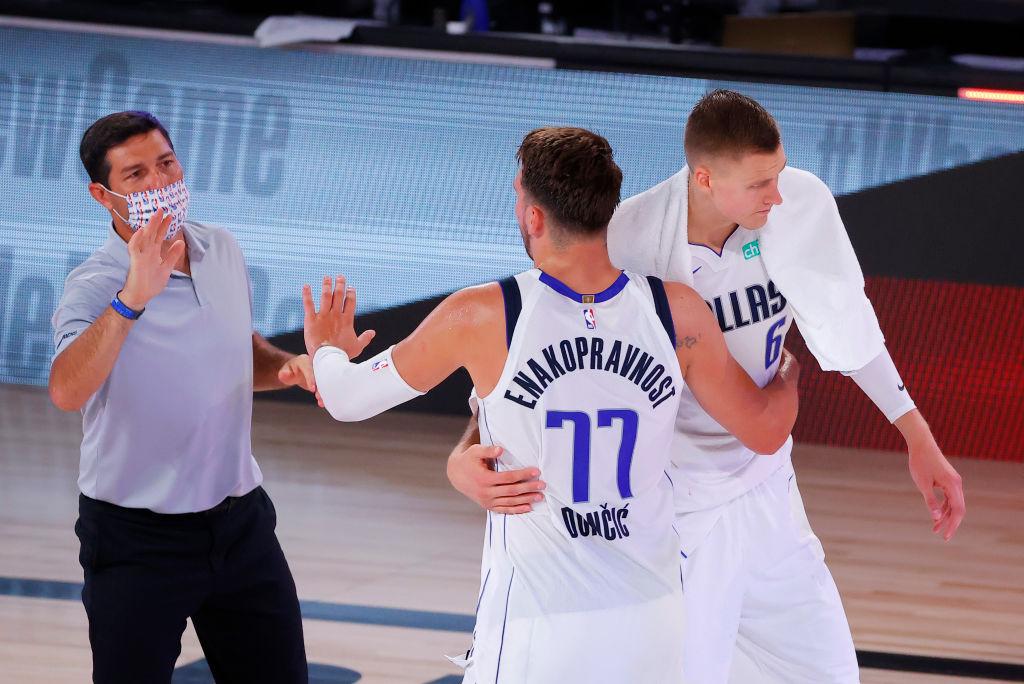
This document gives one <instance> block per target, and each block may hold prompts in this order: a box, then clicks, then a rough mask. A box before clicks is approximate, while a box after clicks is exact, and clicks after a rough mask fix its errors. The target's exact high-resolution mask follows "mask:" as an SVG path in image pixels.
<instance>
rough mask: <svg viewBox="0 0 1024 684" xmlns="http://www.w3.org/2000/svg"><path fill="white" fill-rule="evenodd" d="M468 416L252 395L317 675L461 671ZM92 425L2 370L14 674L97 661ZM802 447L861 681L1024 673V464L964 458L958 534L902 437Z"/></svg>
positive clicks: (3, 592) (807, 489) (5, 599)
mask: <svg viewBox="0 0 1024 684" xmlns="http://www.w3.org/2000/svg"><path fill="white" fill-rule="evenodd" d="M462 426H463V421H462V420H461V419H458V418H452V417H431V416H425V415H419V414H403V413H391V414H388V415H384V416H381V417H378V418H376V419H374V420H372V421H368V422H366V423H362V424H353V425H343V424H339V423H335V422H334V421H332V420H331V419H330V418H329V417H328V416H327V415H326V414H324V413H321V412H320V411H319V410H317V409H316V408H315V407H311V406H305V405H298V404H289V403H281V402H273V401H259V402H257V403H256V407H255V415H254V421H253V440H254V444H253V446H254V451H255V453H256V457H257V460H258V461H259V463H260V465H261V467H262V468H263V472H264V475H265V478H266V480H265V484H264V486H265V487H266V489H267V491H268V492H269V493H270V495H271V497H272V498H273V500H274V502H275V504H276V506H277V510H278V518H279V525H278V535H279V537H280V539H281V543H282V545H283V546H284V549H285V552H286V554H287V556H288V559H289V562H290V564H291V567H292V571H293V573H294V575H295V580H296V583H297V585H298V591H299V598H300V599H301V600H302V601H303V611H304V616H305V619H304V626H305V633H306V648H307V653H308V657H309V661H310V663H311V681H312V682H314V683H320V684H326V683H328V682H334V683H337V682H353V681H357V679H358V681H360V682H365V683H366V684H373V683H375V682H376V683H384V682H394V683H410V684H424V683H426V682H435V683H441V682H444V683H446V684H447V683H449V682H457V681H459V679H458V678H457V674H458V670H457V668H455V667H454V666H452V665H450V664H449V663H448V661H446V660H445V659H444V658H443V654H445V653H447V654H455V653H458V652H460V651H464V650H465V649H466V648H467V646H468V644H469V634H468V631H469V630H470V629H471V625H472V612H473V608H474V602H475V598H476V593H477V588H478V586H477V585H478V582H479V554H480V544H481V542H482V538H483V518H484V516H483V513H482V512H481V511H480V510H478V509H477V508H476V507H475V506H474V505H473V504H471V503H470V502H468V501H466V500H464V499H463V498H462V497H461V496H459V495H458V494H457V493H456V492H455V491H454V490H452V489H451V488H450V486H449V485H448V483H447V480H446V479H445V474H444V460H445V456H446V454H447V453H448V450H449V449H450V447H451V445H452V444H453V443H454V441H455V440H456V438H457V436H458V435H459V433H460V432H461V429H462ZM80 436H81V424H80V417H79V416H78V414H64V413H61V412H59V411H57V410H56V409H54V408H53V407H51V406H50V404H49V402H48V400H47V396H46V393H45V391H44V390H42V389H40V388H28V387H15V386H0V682H2V683H3V684H9V683H17V684H30V683H43V682H45V683H48V684H49V683H53V684H57V683H64V682H68V683H71V682H74V683H80V682H86V681H89V679H90V676H89V674H90V654H89V646H88V637H87V631H86V619H85V614H84V611H83V609H82V605H81V603H80V601H79V597H78V592H79V591H80V586H79V583H80V582H81V579H82V573H81V569H80V567H79V566H78V563H77V553H78V543H77V540H76V538H75V536H74V533H73V531H72V527H73V524H74V521H75V518H76V505H77V489H76V485H75V480H76V477H77V468H78V445H79V440H80ZM794 460H795V462H796V467H797V473H798V477H799V480H800V486H801V490H802V492H803V497H804V501H805V503H806V506H807V509H808V514H809V516H810V520H811V523H812V525H813V526H814V528H815V530H816V531H817V533H818V535H819V536H820V537H821V539H822V542H823V543H824V546H825V550H826V553H827V554H828V558H829V564H830V566H831V569H832V572H833V574H834V576H835V578H836V581H837V583H838V585H839V588H840V591H841V593H842V596H843V600H844V603H845V605H846V608H847V612H848V614H849V618H850V622H851V626H852V629H853V634H854V638H855V641H856V644H857V648H858V650H859V651H860V652H861V663H862V665H876V666H884V668H886V669H879V668H878V667H876V668H869V667H864V669H863V670H862V676H863V681H864V682H865V683H869V682H870V683H876V684H880V683H883V682H885V683H895V682H900V683H903V682H906V683H908V684H925V683H928V684H934V683H938V682H972V681H992V680H995V679H1000V680H1002V681H1024V674H1022V673H1024V497H1022V494H1024V465H1022V464H1010V463H996V462H985V461H977V460H971V459H963V458H958V459H955V461H954V463H955V465H956V467H957V468H958V469H959V470H960V472H961V473H962V474H963V476H964V481H965V485H966V496H967V502H968V514H967V518H966V520H965V522H964V524H963V526H962V527H961V529H960V532H959V534H958V535H957V537H956V538H955V539H954V540H953V541H951V542H950V543H948V544H944V543H943V542H942V541H941V540H939V539H938V538H936V537H934V536H933V535H932V534H931V533H930V525H929V522H928V520H927V514H926V511H925V508H924V506H923V504H922V503H921V501H920V500H919V496H918V494H917V493H916V491H915V490H914V489H913V486H912V485H911V483H910V479H909V476H908V474H907V472H906V468H905V463H904V458H903V457H902V456H901V455H900V454H896V453H890V452H869V451H852V450H843V449H835V448H825V447H820V446H814V445H798V446H797V448H796V451H795V454H794ZM886 654H893V655H891V656H889V655H886ZM201 659H202V652H201V651H200V649H199V646H198V642H197V640H196V638H195V635H194V633H193V632H192V629H191V627H189V629H188V630H187V631H186V634H185V637H184V639H183V643H182V653H181V658H180V660H179V669H178V672H177V673H176V675H175V682H176V683H177V682H182V683H185V682H204V681H205V682H210V681H212V680H211V679H210V678H209V675H208V674H206V675H204V674H203V665H202V663H201V662H197V661H201ZM900 666H909V668H910V669H911V670H914V671H901V670H898V669H892V668H893V667H900ZM929 668H930V669H931V671H932V672H935V671H937V670H945V671H946V672H962V673H966V674H978V673H981V672H986V673H987V676H988V679H983V678H977V677H967V676H954V675H950V674H923V673H922V672H921V671H922V670H928V669H929ZM357 673H358V674H357ZM360 675H361V678H359V676H360ZM141 684H144V683H141ZM637 684H643V683H637Z"/></svg>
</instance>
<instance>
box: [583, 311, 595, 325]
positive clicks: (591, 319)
mask: <svg viewBox="0 0 1024 684" xmlns="http://www.w3.org/2000/svg"><path fill="white" fill-rule="evenodd" d="M583 322H584V323H586V324H587V330H596V329H597V316H595V315H594V310H593V309H584V310H583Z"/></svg>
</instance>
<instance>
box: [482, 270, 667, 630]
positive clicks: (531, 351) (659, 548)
mask: <svg viewBox="0 0 1024 684" xmlns="http://www.w3.org/2000/svg"><path fill="white" fill-rule="evenodd" d="M516 282H517V283H518V287H519V292H520V296H521V306H522V308H521V312H520V314H519V317H518V321H516V322H515V323H514V325H515V328H514V332H513V333H512V336H511V340H510V343H509V351H508V359H507V361H506V363H505V367H504V371H503V373H502V376H501V379H500V381H499V382H498V385H497V387H496V388H495V389H494V391H492V392H491V393H490V394H489V395H488V396H487V397H485V398H483V399H481V400H480V403H479V406H480V410H479V424H480V434H481V440H482V442H483V443H485V444H488V443H489V444H497V445H500V446H502V447H504V453H503V454H502V456H501V459H500V464H499V466H500V468H501V469H515V468H523V467H527V466H533V467H537V468H539V469H540V471H541V473H543V479H544V481H545V482H546V483H547V488H546V489H545V491H544V500H543V501H542V502H540V503H537V504H534V507H533V511H532V512H530V513H526V514H523V515H515V516H500V515H490V516H489V528H488V538H487V540H485V546H490V547H491V548H490V551H488V550H487V549H485V578H484V583H485V584H486V572H487V568H486V565H487V558H486V556H487V554H488V553H490V554H491V555H492V556H493V555H494V554H496V553H497V554H499V555H500V556H503V557H504V561H505V562H507V563H508V564H510V565H511V567H513V568H514V569H515V584H514V586H512V587H511V588H510V589H509V591H510V592H512V593H511V595H512V596H513V597H514V600H513V601H511V604H512V605H511V607H510V608H509V609H508V611H509V612H508V615H507V617H508V619H510V620H511V619H513V618H516V617H520V618H522V617H524V616H525V617H530V616H531V614H536V615H540V614H550V613H559V612H579V611H601V610H606V609H609V608H617V607H623V606H632V605H636V604H639V603H643V602H647V601H652V600H657V599H661V598H664V597H666V596H668V595H671V594H676V593H678V592H679V591H680V586H679V585H680V575H679V542H678V538H677V537H676V535H675V533H674V532H673V529H672V524H673V502H672V491H671V483H670V480H669V479H668V477H667V475H666V472H665V471H666V468H667V467H668V465H669V456H670V450H669V449H668V445H669V443H670V442H671V440H672V437H673V430H674V426H675V420H676V414H677V410H678V405H679V397H680V396H681V394H682V393H683V391H684V387H683V380H682V375H681V371H680V368H679V363H678V361H677V359H676V353H675V348H674V343H673V341H672V339H671V337H670V333H669V328H671V325H670V324H669V326H668V328H666V324H665V323H664V322H663V320H662V318H660V317H659V308H660V309H661V311H662V312H664V313H665V314H667V301H665V300H664V294H663V292H664V291H663V290H661V293H660V297H659V293H658V291H657V288H655V290H654V291H653V292H652V286H651V284H650V283H649V281H648V280H647V278H646V277H645V276H639V275H635V274H632V273H623V274H622V275H621V276H620V277H619V279H618V280H617V281H616V282H615V283H614V284H613V285H612V286H611V287H609V288H608V289H607V290H605V291H604V292H601V293H598V294H596V295H580V294H577V293H576V292H573V291H572V290H571V289H570V288H569V287H568V286H566V285H564V284H563V283H561V282H559V281H557V280H555V279H554V278H551V277H550V276H548V275H547V274H544V273H542V272H541V271H539V270H532V271H527V272H525V273H521V274H519V275H518V276H516ZM508 305H509V302H508V296H507V295H506V308H508ZM665 320H667V321H671V318H670V314H667V317H666V319H665ZM671 334H672V335H673V336H674V331H673V332H672V333H671ZM495 527H497V528H499V529H497V530H495ZM492 560H496V559H494V558H493V557H492ZM492 579H493V578H492Z"/></svg>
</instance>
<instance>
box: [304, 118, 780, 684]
mask: <svg viewBox="0 0 1024 684" xmlns="http://www.w3.org/2000/svg"><path fill="white" fill-rule="evenodd" d="M518 157H519V159H520V162H521V169H520V172H519V174H518V175H517V176H516V179H515V183H514V185H515V190H516V196H517V201H516V218H517V220H518V222H519V226H520V230H521V232H522V235H523V241H524V243H525V245H526V249H527V253H528V254H529V255H530V256H531V258H532V259H533V260H534V264H535V268H534V269H533V270H531V271H527V272H525V273H521V274H519V275H518V276H515V277H514V278H510V279H507V280H505V281H502V282H501V283H491V284H488V285H483V286H478V287H471V288H467V289H465V290H462V291H459V292H456V293H455V294H453V295H451V296H450V297H448V298H447V299H445V300H444V301H443V302H442V303H441V304H440V305H438V307H437V308H436V309H435V310H434V311H433V312H432V313H431V314H430V315H429V316H428V317H427V318H426V320H425V321H424V322H423V323H422V324H421V325H420V327H419V328H417V330H416V331H415V332H414V333H413V334H412V335H411V336H410V337H409V338H407V339H405V340H403V341H402V342H400V343H399V344H398V345H396V346H394V347H392V348H390V349H388V350H386V351H385V352H383V353H381V354H380V355H378V356H377V357H375V358H373V359H370V360H368V361H366V362H364V363H361V364H354V363H352V362H351V361H350V358H351V357H352V356H355V355H357V354H358V353H359V352H361V351H362V349H363V348H364V347H365V344H366V343H367V342H368V339H367V338H368V334H367V333H364V334H363V336H361V337H357V336H356V334H355V331H354V329H353V309H354V305H355V295H354V291H351V290H350V291H349V292H348V294H346V289H345V287H344V282H343V280H341V279H340V278H339V280H338V281H337V285H336V287H333V288H332V284H331V280H330V278H328V279H325V280H324V284H323V288H322V295H321V300H320V310H319V312H316V311H315V310H314V307H313V300H312V293H311V291H310V289H309V286H306V287H305V288H304V290H303V301H304V305H305V339H306V345H307V348H308V349H309V350H310V352H311V354H312V355H313V357H314V361H313V367H314V372H315V376H316V383H317V388H318V390H319V393H320V395H321V398H322V400H323V403H324V405H325V407H326V408H327V410H328V411H329V412H330V413H331V415H332V416H333V417H335V418H336V419H338V420H346V421H348V420H362V419H365V418H368V417H370V416H372V415H375V414H377V413H380V412H381V411H384V410H387V409H388V408H391V407H393V406H396V405H398V404H400V403H402V402H404V401H407V400H409V399H411V398H413V397H415V396H418V395H420V394H422V393H423V392H426V391H428V390H430V389H431V388H432V387H434V386H436V385H437V384H438V383H440V382H441V381H442V380H444V379H445V378H446V377H448V375H450V374H451V373H452V372H454V371H455V370H457V369H458V368H460V367H463V368H466V369H467V371H468V372H469V374H470V376H471V378H472V380H473V384H474V392H475V395H476V398H477V402H478V410H479V415H480V432H481V439H482V440H483V441H484V442H485V443H487V444H493V445H500V446H501V447H502V448H503V450H504V451H503V454H502V456H501V457H500V458H499V459H498V467H499V468H501V469H504V468H509V469H518V468H522V467H535V468H537V467H539V468H541V469H543V470H544V472H545V473H546V477H547V485H548V487H547V498H546V500H545V501H544V502H542V503H539V504H538V505H537V506H536V507H535V508H534V509H533V511H532V512H530V513H527V514H524V515H520V516H514V517H513V516H503V515H489V516H488V522H487V529H486V533H485V541H484V563H483V568H482V575H481V589H480V597H479V602H478V609H477V622H476V629H475V634H474V641H473V648H472V649H471V650H470V651H469V652H468V653H467V657H466V663H465V665H466V666H467V667H466V675H465V681H466V682H472V683H485V682H486V683H497V682H502V683H529V684H544V683H551V684H556V683H557V684H573V683H579V684H622V683H625V682H643V683H644V684H662V683H664V684H673V683H677V682H683V681H685V680H684V676H683V670H682V656H683V654H682V653H681V651H680V649H679V643H680V642H681V641H682V639H683V636H684V635H683V619H684V615H685V613H684V611H683V606H682V587H681V579H682V578H681V568H680V556H679V538H678V536H677V535H676V534H675V532H674V531H673V524H674V511H673V502H672V485H671V481H670V478H669V475H668V473H666V468H667V467H668V465H669V450H668V449H667V446H668V444H669V442H670V441H671V439H672V435H673V430H674V424H675V421H676V416H677V414H678V401H679V397H680V396H682V395H683V394H684V393H686V394H687V396H690V397H691V398H692V400H694V401H697V402H699V403H700V405H701V406H703V407H704V409H705V410H706V411H707V412H708V414H709V415H711V416H714V417H715V419H717V420H718V421H719V422H720V423H721V424H722V425H724V426H726V427H727V429H728V430H730V431H731V432H732V433H733V434H735V435H736V439H738V440H740V442H741V443H742V444H744V445H745V448H748V449H750V450H751V452H752V453H754V452H758V453H772V452H774V451H776V450H777V449H778V448H779V447H780V446H781V445H782V444H783V443H784V442H785V441H786V439H787V436H788V433H789V431H790V430H791V429H792V425H793V423H794V421H795V418H796V389H795V380H796V368H795V366H793V365H792V361H791V360H787V361H786V362H784V365H785V369H784V370H783V371H782V372H780V373H779V374H777V375H776V377H775V378H774V379H773V380H772V381H771V382H767V383H764V384H765V387H764V389H761V388H759V387H757V386H756V385H755V384H754V383H753V382H752V381H751V379H750V378H749V377H748V376H747V374H746V373H744V372H743V369H742V368H741V367H740V366H739V365H737V364H736V362H735V361H734V360H733V359H732V357H730V356H729V353H728V351H727V349H726V346H725V342H724V339H723V336H722V333H721V331H720V330H719V326H718V324H717V322H716V321H715V318H714V316H713V315H712V314H711V312H710V311H709V310H708V308H707V305H706V304H705V303H704V301H703V300H702V299H701V298H700V297H699V296H697V294H696V293H695V292H694V291H693V290H692V289H690V288H689V287H687V286H685V285H680V284H678V283H663V282H662V281H661V280H659V279H657V278H653V277H651V278H648V277H645V276H642V275H637V274H634V273H631V272H628V271H622V270H620V269H617V268H615V267H614V266H613V265H612V263H611V261H610V259H609V257H608V251H607V243H606V230H607V225H608V221H609V219H610V218H611V216H612V213H613V211H614V209H615V207H616V205H617V204H618V199H619V189H620V184H621V179H622V175H621V172H620V171H619V168H618V166H617V165H616V164H615V162H614V160H613V159H612V151H611V148H610V147H609V145H608V142H607V141H606V140H605V139H604V138H602V137H600V136H598V135H596V134H594V133H590V132H588V131H585V130H582V129H577V128H542V129H538V130H536V131H533V132H531V133H530V134H528V135H527V136H526V137H525V138H524V140H523V143H522V145H521V147H520V148H519V152H518ZM581 293H592V294H581ZM780 358H781V357H780ZM787 359H788V357H787ZM684 378H685V384H684Z"/></svg>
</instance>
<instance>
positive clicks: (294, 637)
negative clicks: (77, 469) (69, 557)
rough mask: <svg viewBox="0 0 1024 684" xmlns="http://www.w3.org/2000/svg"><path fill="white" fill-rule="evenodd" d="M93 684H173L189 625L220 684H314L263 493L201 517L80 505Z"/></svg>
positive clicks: (85, 500)
mask: <svg viewBox="0 0 1024 684" xmlns="http://www.w3.org/2000/svg"><path fill="white" fill-rule="evenodd" d="M78 511H79V518H78V522H77V523H76V524H75V533H76V534H77V535H78V539H79V541H80V542H81V552H80V555H79V560H80V562H81V564H82V568H83V570H84V571H85V587H84V588H83V590H82V603H84V604H85V612H86V613H87V615H88V616H89V642H90V643H91V644H92V656H93V681H94V682H96V683H97V684H115V683H120V682H124V683H125V684H128V683H130V684H168V683H169V682H170V681H171V673H172V672H173V670H174V663H175V661H176V660H177V658H178V655H179V654H180V653H181V635H182V633H183V632H184V631H185V619H186V618H189V617H191V618H192V624H193V625H194V626H195V629H196V634H197V635H198V636H199V641H200V643H201V644H202V647H203V652H204V653H205V654H206V660H207V662H208V663H209V665H210V669H211V671H212V672H213V676H214V678H215V679H216V681H217V682H218V684H235V683H238V684H260V683H263V682H266V683H267V684H305V683H306V682H307V679H308V676H307V668H306V653H305V647H304V645H303V639H302V617H301V615H300V613H299V601H298V598H297V597H296V595H295V582H294V581H293V580H292V575H291V571H290V570H289V569H288V563H287V562H286V561H285V558H284V553H283V552H282V551H281V546H280V544H278V541H277V536H276V535H275V534H274V528H275V527H276V524H277V514H276V513H275V512H274V505H273V504H272V503H271V501H270V497H268V496H267V494H266V492H264V491H263V488H262V487H258V488H256V489H255V490H253V491H252V492H250V493H249V494H246V495H245V496H242V497H238V498H229V499H226V500H225V501H224V502H223V503H221V504H220V505H218V506H216V507H215V508H213V509H211V510H210V511H205V512H203V513H184V514H180V515H163V514H159V513H154V512H152V511H148V510H142V509H134V508H122V507H120V506H115V505H113V504H109V503H105V502H102V501H96V500H95V499H90V498H88V497H86V496H82V497H80V499H79V506H78Z"/></svg>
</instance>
